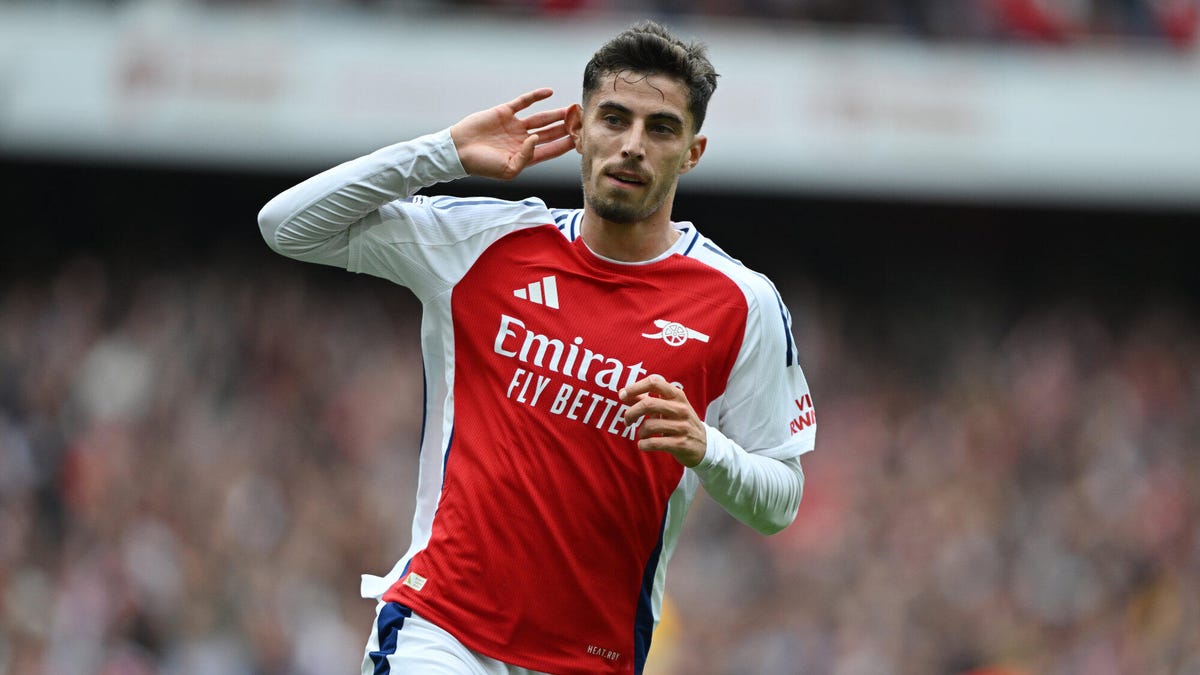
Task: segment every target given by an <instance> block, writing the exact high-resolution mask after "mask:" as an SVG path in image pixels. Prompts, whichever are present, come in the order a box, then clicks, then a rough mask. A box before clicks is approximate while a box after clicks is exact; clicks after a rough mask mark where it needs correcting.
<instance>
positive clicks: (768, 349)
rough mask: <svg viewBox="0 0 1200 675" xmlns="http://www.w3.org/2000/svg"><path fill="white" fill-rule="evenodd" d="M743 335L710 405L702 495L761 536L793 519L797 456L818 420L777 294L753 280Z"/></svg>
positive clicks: (809, 444) (810, 442)
mask: <svg viewBox="0 0 1200 675" xmlns="http://www.w3.org/2000/svg"><path fill="white" fill-rule="evenodd" d="M756 280H757V281H756V282H755V283H754V284H752V286H751V290H750V291H749V292H748V294H747V295H748V299H749V300H750V308H749V310H750V311H749V314H748V317H747V325H746V335H745V338H744V340H743V344H742V347H741V351H740V352H739V355H738V359H737V361H736V362H735V364H734V367H733V372H732V373H731V374H730V379H729V386H728V387H727V389H726V391H725V393H724V394H723V395H722V396H721V397H719V398H718V400H716V401H714V402H713V405H712V406H710V410H709V412H708V419H710V420H714V421H715V424H710V425H709V426H708V428H707V432H708V447H707V448H706V450H705V455H704V459H702V460H701V461H700V463H699V464H698V465H696V466H695V467H694V469H693V470H694V471H695V472H696V474H697V476H698V477H699V478H700V480H701V483H702V484H703V485H704V488H705V490H706V491H707V492H708V493H709V495H710V496H712V497H713V499H714V500H716V501H717V503H719V504H721V505H722V506H723V507H724V508H725V510H726V511H728V512H729V513H730V514H731V515H733V516H734V517H736V518H737V519H738V520H741V521H742V522H744V523H746V524H747V525H750V526H751V527H753V528H754V529H756V530H758V531H759V532H762V533H764V534H771V533H774V532H778V531H779V530H782V529H783V528H785V527H787V526H788V525H789V524H790V523H791V522H792V520H794V519H795V517H796V511H797V509H798V508H799V506H800V498H801V495H802V494H803V489H804V472H803V471H802V470H801V468H800V455H802V454H804V453H806V452H808V451H810V450H812V449H813V447H814V444H815V440H816V414H815V411H814V410H813V407H812V397H811V396H810V394H809V390H808V383H807V381H806V380H805V378H804V373H803V371H802V370H801V368H800V365H799V363H798V356H797V353H796V345H795V342H794V341H793V339H792V334H791V316H790V314H789V313H788V311H787V308H786V307H785V306H784V304H783V301H782V299H781V298H780V297H779V294H778V292H777V291H775V287H774V286H773V285H771V284H770V282H769V281H767V280H766V279H765V278H764V277H756Z"/></svg>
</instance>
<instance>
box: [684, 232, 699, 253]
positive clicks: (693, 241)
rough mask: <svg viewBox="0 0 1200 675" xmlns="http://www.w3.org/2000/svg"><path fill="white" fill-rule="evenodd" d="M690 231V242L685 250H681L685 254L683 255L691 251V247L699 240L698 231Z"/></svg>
mask: <svg viewBox="0 0 1200 675" xmlns="http://www.w3.org/2000/svg"><path fill="white" fill-rule="evenodd" d="M691 233H692V243H690V244H688V247H687V250H686V251H684V252H683V255H685V256H686V255H687V254H689V253H691V252H692V248H693V247H694V246H695V245H696V242H698V241H700V233H699V232H697V231H695V230H691Z"/></svg>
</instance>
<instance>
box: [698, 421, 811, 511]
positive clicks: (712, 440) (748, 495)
mask: <svg viewBox="0 0 1200 675" xmlns="http://www.w3.org/2000/svg"><path fill="white" fill-rule="evenodd" d="M707 431H708V450H707V451H706V452H705V454H704V459H703V460H701V461H700V463H699V464H697V465H696V466H695V467H693V469H692V470H693V471H695V472H696V475H697V476H699V478H700V482H701V484H703V485H704V490H705V491H706V492H708V494H709V496H711V497H712V498H713V499H714V500H715V501H716V502H717V503H718V504H720V505H721V506H722V507H724V508H725V510H726V511H728V512H729V513H730V515H732V516H733V517H735V518H737V519H738V520H740V521H742V522H743V523H745V524H747V525H749V526H750V527H752V528H754V529H755V530H757V531H759V532H761V533H762V534H775V533H776V532H779V531H780V530H782V529H783V528H785V527H787V526H788V525H790V524H791V523H792V521H793V520H795V518H796V511H797V510H798V509H799V508H800V497H801V496H802V495H803V494H804V471H803V469H801V468H800V457H798V456H797V457H791V458H789V459H782V460H781V459H773V458H771V457H764V456H763V455H754V454H751V453H749V452H746V451H745V450H743V449H741V448H740V447H738V445H737V444H736V443H734V442H733V441H731V440H729V439H728V438H726V437H725V435H724V434H722V433H721V432H720V431H718V430H717V429H715V428H713V427H708V429H707Z"/></svg>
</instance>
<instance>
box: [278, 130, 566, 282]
mask: <svg viewBox="0 0 1200 675" xmlns="http://www.w3.org/2000/svg"><path fill="white" fill-rule="evenodd" d="M464 176H466V171H465V170H464V169H463V167H462V163H461V162H460V161H459V158H458V151H457V150H456V149H455V147H454V141H453V140H452V139H451V137H450V131H449V130H448V129H447V130H443V131H441V132H438V133H436V134H430V135H427V136H422V137H420V138H416V139H414V140H411V141H405V142H402V143H396V144H395V145H390V146H388V147H385V148H382V149H380V150H377V151H375V152H373V153H371V154H369V155H365V156H363V157H359V158H358V159H354V160H351V161H349V162H346V163H343V164H340V165H338V166H336V167H334V168H332V169H329V170H327V171H325V172H323V173H320V174H317V175H316V176H313V177H312V178H309V179H308V180H306V181H304V182H302V183H300V184H298V185H296V186H294V187H292V188H289V189H288V190H285V191H284V192H282V193H280V194H279V195H278V196H276V197H275V198H274V199H272V200H271V201H270V202H268V203H267V205H266V206H264V207H263V208H262V210H261V211H260V212H259V214H258V222H259V228H260V229H261V230H262V234H263V238H264V239H265V240H266V242H267V245H268V246H270V247H271V249H273V250H275V251H276V252H278V253H281V254H283V255H286V256H288V257H291V258H296V259H298V260H304V261H307V262H316V263H322V264H326V265H335V266H338V267H344V268H346V269H349V270H351V271H353V272H363V273H366V274H372V275H375V276H378V277H383V278H385V279H389V280H391V281H394V282H396V283H399V284H402V285H404V286H407V287H409V288H410V289H412V290H413V292H414V293H415V294H416V295H417V297H418V298H420V299H421V300H425V299H427V298H429V297H431V296H433V295H436V294H438V293H440V292H442V291H444V290H446V289H447V288H449V287H451V286H452V285H453V284H454V283H455V282H456V281H457V279H458V278H460V277H461V275H462V274H463V273H465V271H466V269H467V268H468V267H469V265H470V264H471V262H472V261H473V260H474V257H475V256H476V255H477V254H478V253H479V252H480V251H482V250H483V249H484V248H486V246H487V245H488V244H489V243H490V242H492V241H495V239H497V238H498V237H500V236H502V235H503V234H504V233H506V232H511V231H512V230H514V229H517V228H520V227H528V226H532V225H539V224H545V223H549V222H553V216H551V215H550V212H549V210H548V209H547V208H546V206H545V204H543V203H542V202H541V201H540V200H537V199H527V200H524V201H520V202H510V201H504V200H500V199H490V198H482V197H481V198H470V199H458V198H454V197H423V196H418V197H413V196H412V195H413V193H415V192H416V191H417V190H419V189H421V188H423V187H427V186H429V185H433V184H435V183H438V182H444V181H449V180H454V179H457V178H462V177H464Z"/></svg>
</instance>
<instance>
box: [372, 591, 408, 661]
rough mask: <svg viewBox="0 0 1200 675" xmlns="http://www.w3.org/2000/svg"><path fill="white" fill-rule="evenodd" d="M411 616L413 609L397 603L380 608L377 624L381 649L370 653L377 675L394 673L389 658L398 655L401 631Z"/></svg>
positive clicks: (390, 603)
mask: <svg viewBox="0 0 1200 675" xmlns="http://www.w3.org/2000/svg"><path fill="white" fill-rule="evenodd" d="M411 616H412V610H411V609H409V608H407V607H405V606H404V605H401V604H399V603H396V602H389V603H387V604H385V605H384V606H383V607H380V608H379V619H378V620H377V621H376V622H375V631H376V632H377V634H378V635H379V649H377V650H375V651H373V652H371V653H370V657H371V663H374V664H375V675H390V673H391V672H392V664H390V663H388V657H389V656H391V655H392V654H395V653H396V644H397V642H398V638H399V635H400V629H401V628H403V627H404V620H405V619H407V618H409V617H411Z"/></svg>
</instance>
